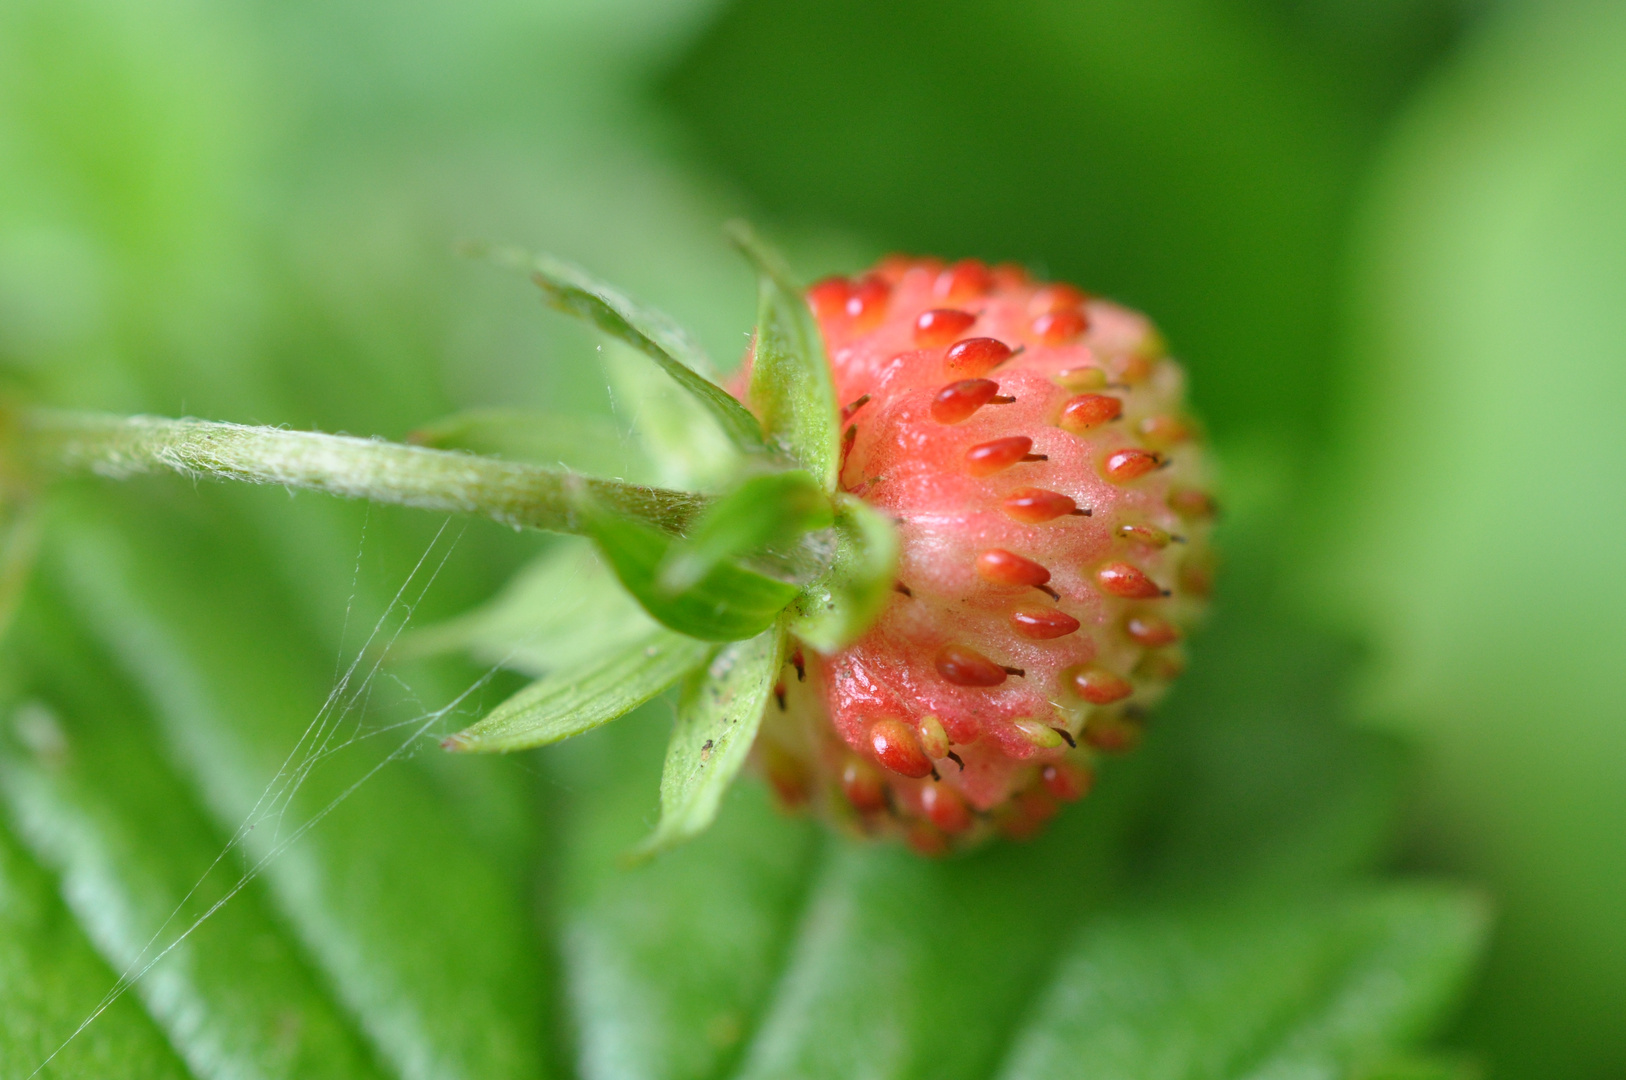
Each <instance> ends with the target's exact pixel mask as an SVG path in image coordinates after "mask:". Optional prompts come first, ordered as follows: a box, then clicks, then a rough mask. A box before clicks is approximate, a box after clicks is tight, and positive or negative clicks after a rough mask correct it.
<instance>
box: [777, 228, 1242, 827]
mask: <svg viewBox="0 0 1626 1080" xmlns="http://www.w3.org/2000/svg"><path fill="white" fill-rule="evenodd" d="M809 300H810V303H811V304H812V307H813V310H814V312H815V314H816V315H817V317H818V320H819V324H820V327H821V329H822V330H823V333H824V337H825V341H826V344H827V347H828V350H829V355H830V363H831V367H832V371H833V375H834V380H835V385H836V389H837V393H838V400H839V401H841V402H847V403H852V404H851V405H850V406H849V408H848V409H847V411H846V415H845V416H844V417H843V423H844V425H846V427H845V430H844V434H845V436H846V438H845V440H844V443H843V445H844V455H843V460H842V467H841V486H842V487H843V488H844V489H845V490H846V491H848V492H851V493H854V494H857V495H860V496H861V497H862V498H863V499H864V500H865V501H866V502H868V503H869V504H871V505H872V506H874V507H875V508H877V509H880V510H882V511H884V512H885V513H887V514H889V515H890V516H892V517H893V518H894V519H896V521H897V522H898V530H899V534H900V538H901V559H900V563H899V570H898V580H897V585H896V590H895V593H894V595H893V597H892V599H891V602H890V604H889V606H888V607H887V608H886V610H885V611H884V612H883V614H882V615H881V617H880V619H879V620H878V621H877V622H876V623H875V624H874V625H873V626H872V627H871V628H870V629H869V630H868V632H867V633H865V634H864V635H863V636H862V638H860V639H859V640H858V641H857V642H856V643H854V644H852V645H851V646H849V647H847V648H845V649H842V650H840V651H839V652H836V653H835V654H833V655H829V656H818V655H816V654H815V653H813V652H812V650H805V651H804V652H802V653H799V654H798V670H797V671H796V673H795V675H794V676H793V677H791V678H788V679H787V680H786V686H787V693H786V695H785V696H784V705H783V706H782V707H776V706H772V705H770V707H769V711H768V716H767V719H766V722H765V724H764V727H763V731H762V736H761V739H760V748H761V749H760V752H759V756H763V755H764V754H766V755H768V756H774V757H783V756H784V755H785V754H786V753H787V752H791V753H795V754H798V755H800V756H801V758H802V759H803V760H804V761H805V762H807V764H808V771H809V772H810V773H812V774H814V775H817V776H821V777H823V780H822V784H821V786H822V789H823V791H824V793H825V798H826V802H827V803H828V804H829V805H831V806H833V807H834V808H835V810H836V812H837V813H838V815H839V816H841V817H843V818H845V819H847V820H849V821H851V822H854V823H855V824H856V825H857V826H858V827H859V828H860V829H861V830H863V831H865V832H871V833H875V832H890V833H894V834H896V835H898V836H900V837H902V838H903V839H904V840H906V841H907V842H908V843H910V844H912V845H913V846H914V847H916V848H917V849H919V850H922V851H928V852H937V851H943V850H947V849H948V848H949V847H950V846H951V845H953V846H959V845H964V844H966V843H967V842H972V841H975V840H977V839H979V838H980V837H982V836H984V835H986V834H988V833H990V832H992V831H994V830H996V829H1001V830H1003V831H1005V832H1006V833H1008V834H1010V835H1013V836H1026V835H1031V834H1032V833H1033V832H1034V831H1036V830H1037V829H1038V828H1039V827H1040V826H1041V825H1042V824H1043V822H1044V821H1045V820H1046V819H1047V818H1048V817H1049V816H1050V815H1051V814H1052V813H1053V812H1054V811H1055V809H1056V806H1057V801H1058V800H1061V801H1068V800H1071V799H1076V798H1078V797H1080V796H1081V795H1083V794H1084V793H1085V792H1086V791H1087V790H1088V788H1089V785H1090V778H1091V777H1093V775H1094V768H1093V762H1092V761H1091V755H1092V751H1112V750H1121V749H1128V748H1130V747H1131V746H1133V745H1134V743H1135V742H1136V741H1137V740H1138V738H1139V732H1140V728H1141V724H1142V721H1143V718H1144V716H1145V714H1146V707H1147V706H1148V705H1149V704H1151V703H1152V702H1153V701H1155V700H1156V699H1157V698H1158V697H1159V696H1160V695H1161V694H1162V692H1163V691H1164V689H1165V687H1166V685H1167V680H1168V679H1169V678H1172V677H1173V675H1174V674H1175V673H1176V672H1178V670H1179V668H1180V666H1181V664H1180V658H1179V655H1178V650H1179V644H1178V643H1179V640H1180V638H1181V634H1182V631H1183V629H1184V628H1186V627H1188V626H1189V625H1190V624H1191V622H1192V621H1193V619H1194V618H1195V617H1196V616H1197V614H1198V613H1199V612H1200V610H1201V608H1202V605H1203V596H1202V595H1201V594H1202V593H1204V592H1205V591H1206V582H1207V580H1208V561H1207V558H1206V552H1205V538H1206V535H1207V532H1208V525H1209V518H1210V517H1211V515H1212V503H1211V502H1210V500H1209V499H1208V497H1207V495H1206V493H1205V487H1204V483H1205V481H1206V479H1207V477H1206V472H1205V466H1204V461H1203V453H1202V449H1201V447H1200V445H1199V444H1198V442H1197V441H1196V438H1195V433H1194V429H1193V425H1192V424H1191V422H1190V421H1189V420H1187V419H1184V408H1183V407H1184V401H1183V387H1182V375H1181V371H1180V368H1179V367H1178V366H1177V365H1176V364H1175V363H1174V362H1173V361H1172V360H1169V359H1167V358H1166V357H1164V356H1163V354H1162V349H1161V346H1160V344H1159V339H1158V337H1157V335H1156V333H1155V331H1154V330H1153V329H1152V327H1151V326H1150V324H1149V323H1148V322H1147V320H1146V319H1145V318H1143V317H1142V316H1140V315H1138V314H1135V313H1134V312H1131V311H1127V310H1125V309H1124V308H1121V307H1119V306H1117V305H1115V304H1111V303H1108V302H1106V301H1103V300H1099V299H1095V298H1093V297H1088V296H1086V295H1085V294H1084V293H1082V292H1080V291H1078V290H1077V289H1074V288H1072V287H1071V286H1068V285H1063V284H1043V283H1035V282H1030V281H1029V280H1027V278H1026V276H1025V275H1021V274H1011V273H993V272H990V271H989V270H988V269H987V268H986V267H984V266H983V265H982V264H981V263H977V262H974V261H965V262H959V263H955V264H952V265H950V266H948V267H946V268H945V267H944V266H943V265H942V264H940V263H937V262H935V261H924V260H918V261H917V260H908V259H901V258H896V257H895V258H892V259H889V260H887V261H885V262H883V263H882V265H881V266H880V267H879V268H878V269H877V270H876V271H874V272H872V273H870V274H867V275H864V276H862V277H859V278H856V279H852V280H847V279H830V280H827V281H825V282H821V283H820V284H818V285H816V286H814V288H813V289H812V290H811V291H810V293H809ZM1193 585H1195V586H1197V587H1196V588H1193V587H1192V586H1193ZM803 656H805V662H803V661H802V657H803ZM781 771H783V770H781ZM855 778H858V779H855Z"/></svg>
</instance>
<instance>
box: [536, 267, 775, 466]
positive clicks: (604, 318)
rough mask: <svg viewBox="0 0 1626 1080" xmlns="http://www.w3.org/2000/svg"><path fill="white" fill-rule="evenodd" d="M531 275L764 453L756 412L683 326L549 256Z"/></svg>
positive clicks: (738, 441) (741, 442)
mask: <svg viewBox="0 0 1626 1080" xmlns="http://www.w3.org/2000/svg"><path fill="white" fill-rule="evenodd" d="M528 266H529V269H530V272H531V278H532V280H534V281H535V282H536V283H537V284H538V285H540V286H541V287H542V291H543V293H544V294H545V295H546V296H547V298H548V302H549V303H550V304H552V305H553V306H554V307H555V308H558V309H559V310H560V311H563V312H566V313H568V314H571V315H575V316H577V317H578V318H582V319H586V320H587V321H588V322H590V323H592V324H594V325H595V326H597V327H598V328H599V329H600V330H603V331H604V332H605V333H607V334H609V335H610V336H611V337H614V338H618V339H620V340H621V341H624V342H626V343H627V344H628V345H631V346H632V347H633V348H635V349H637V350H638V351H639V352H642V353H643V354H644V355H645V356H648V357H649V358H650V359H651V360H654V361H655V363H656V364H658V365H660V367H661V370H663V371H665V372H666V373H667V374H668V375H670V376H671V377H672V378H673V380H674V381H676V382H677V384H678V385H679V386H681V387H683V389H685V390H687V391H688V392H689V393H690V395H692V396H693V397H694V399H695V400H696V401H698V402H699V403H700V404H701V405H703V406H704V407H705V408H706V410H707V411H708V412H710V413H711V415H712V417H713V418H714V419H715V420H716V421H717V424H718V426H719V427H721V428H722V429H723V431H724V432H726V433H727V435H728V437H729V439H730V440H731V441H732V442H733V443H734V445H735V446H736V447H738V448H739V450H740V451H741V452H742V453H746V454H756V453H761V452H762V451H763V449H764V448H765V444H764V443H763V441H762V426H761V425H760V424H758V423H757V420H756V417H754V416H752V415H751V413H750V411H749V410H748V409H746V408H745V406H743V405H741V404H740V403H739V402H738V401H736V400H735V399H734V397H733V396H732V395H731V394H729V392H728V391H727V390H724V389H723V388H722V387H721V386H718V385H717V382H716V376H715V374H714V371H715V369H714V368H713V367H712V364H711V361H710V360H709V359H708V358H707V357H706V355H705V353H704V352H702V351H701V349H700V346H699V345H697V344H696V343H695V342H694V341H693V339H691V338H690V337H689V335H688V333H687V332H686V331H685V330H683V329H682V328H681V327H680V326H678V325H677V324H676V323H674V322H673V321H672V320H671V319H668V318H667V317H666V316H665V315H662V314H661V313H660V312H658V311H653V310H651V309H649V308H645V307H643V306H641V305H640V304H638V303H637V302H636V301H634V300H633V299H631V298H630V297H628V296H626V295H624V294H622V293H621V292H619V291H617V290H616V289H615V288H613V287H611V286H609V285H606V284H605V283H604V282H601V281H598V280H596V279H594V278H593V277H591V276H589V275H588V274H587V273H586V272H585V271H583V270H581V269H579V268H578V267H575V266H571V265H570V264H569V263H566V262H562V261H561V260H559V259H555V258H553V257H552V256H550V255H536V256H533V257H531V259H530V261H529V263H528Z"/></svg>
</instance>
